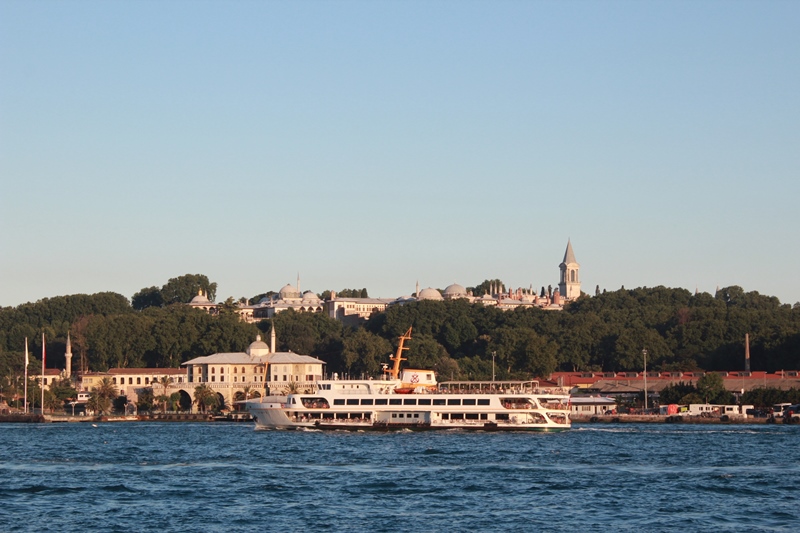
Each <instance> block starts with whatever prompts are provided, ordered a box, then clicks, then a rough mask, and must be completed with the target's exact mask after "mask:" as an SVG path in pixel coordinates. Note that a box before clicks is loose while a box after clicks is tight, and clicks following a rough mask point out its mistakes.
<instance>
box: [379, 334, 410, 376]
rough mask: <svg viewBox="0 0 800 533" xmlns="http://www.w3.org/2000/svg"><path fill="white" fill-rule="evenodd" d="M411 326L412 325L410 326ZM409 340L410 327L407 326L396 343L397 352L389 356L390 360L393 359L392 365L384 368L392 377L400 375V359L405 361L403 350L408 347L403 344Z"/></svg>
mask: <svg viewBox="0 0 800 533" xmlns="http://www.w3.org/2000/svg"><path fill="white" fill-rule="evenodd" d="M412 327H413V326H412ZM407 340H411V328H408V331H406V332H405V333H404V334H403V335H400V344H398V345H397V352H395V354H394V357H390V358H389V360H390V361H394V366H392V368H391V370H390V369H385V370H384V372H386V373H387V374H389V375H390V376H392V379H397V378H398V376H399V375H400V361H405V360H406V358H405V357H403V350H408V347H406V346H403V344H404V343H405V341H407Z"/></svg>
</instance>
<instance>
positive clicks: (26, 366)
mask: <svg viewBox="0 0 800 533" xmlns="http://www.w3.org/2000/svg"><path fill="white" fill-rule="evenodd" d="M17 398H19V397H17ZM24 402H25V403H24V404H23V405H24V407H23V410H24V412H25V414H27V413H28V337H25V400H24Z"/></svg>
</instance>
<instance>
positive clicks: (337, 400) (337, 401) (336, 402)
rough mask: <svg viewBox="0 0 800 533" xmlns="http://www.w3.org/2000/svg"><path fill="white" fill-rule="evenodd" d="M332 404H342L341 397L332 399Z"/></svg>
mask: <svg viewBox="0 0 800 533" xmlns="http://www.w3.org/2000/svg"><path fill="white" fill-rule="evenodd" d="M333 405H344V399H342V398H338V399H334V400H333Z"/></svg>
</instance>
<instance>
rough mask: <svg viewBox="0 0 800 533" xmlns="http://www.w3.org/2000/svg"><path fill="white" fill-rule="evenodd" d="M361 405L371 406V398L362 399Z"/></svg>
mask: <svg viewBox="0 0 800 533" xmlns="http://www.w3.org/2000/svg"><path fill="white" fill-rule="evenodd" d="M361 405H372V398H364V399H363V400H361Z"/></svg>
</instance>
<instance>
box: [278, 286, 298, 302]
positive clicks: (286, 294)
mask: <svg viewBox="0 0 800 533" xmlns="http://www.w3.org/2000/svg"><path fill="white" fill-rule="evenodd" d="M278 294H279V295H280V297H281V299H282V300H285V299H287V298H300V291H298V290H297V287H295V286H294V285H292V284H291V283H287V284H286V285H285V286H284V287H283V288H282V289H281V290H280V291H279V292H278Z"/></svg>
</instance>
